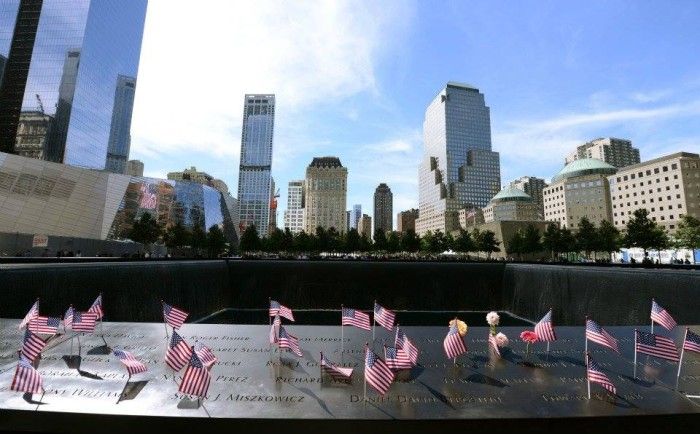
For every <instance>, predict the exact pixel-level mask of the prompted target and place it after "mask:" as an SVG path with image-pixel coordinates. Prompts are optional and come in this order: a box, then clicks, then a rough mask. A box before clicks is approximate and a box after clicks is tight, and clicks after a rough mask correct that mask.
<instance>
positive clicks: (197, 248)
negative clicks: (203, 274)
mask: <svg viewBox="0 0 700 434" xmlns="http://www.w3.org/2000/svg"><path fill="white" fill-rule="evenodd" d="M190 246H191V247H192V251H194V254H195V256H199V255H201V251H202V250H204V249H206V248H207V234H205V233H204V230H202V228H201V227H200V226H199V225H195V226H194V227H193V228H192V235H191V236H190Z"/></svg>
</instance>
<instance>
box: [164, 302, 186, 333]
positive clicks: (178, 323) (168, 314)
mask: <svg viewBox="0 0 700 434" xmlns="http://www.w3.org/2000/svg"><path fill="white" fill-rule="evenodd" d="M161 303H163V318H164V319H165V322H166V323H168V325H169V326H170V327H172V328H174V329H179V328H180V327H182V324H183V323H184V322H185V320H186V319H187V316H188V315H189V314H188V313H187V312H185V311H184V310H180V309H178V308H176V307H175V306H171V305H169V304H168V303H166V302H164V301H162V302H161Z"/></svg>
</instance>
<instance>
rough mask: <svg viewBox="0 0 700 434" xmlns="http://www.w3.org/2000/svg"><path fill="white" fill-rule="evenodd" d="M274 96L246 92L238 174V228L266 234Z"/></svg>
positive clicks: (270, 191)
mask: <svg viewBox="0 0 700 434" xmlns="http://www.w3.org/2000/svg"><path fill="white" fill-rule="evenodd" d="M274 127H275V95H272V94H266V95H252V94H250V95H246V96H245V102H244V104H243V126H242V131H241V162H240V165H239V173H238V201H239V207H240V208H239V209H240V211H239V212H240V223H239V224H240V227H241V229H245V228H246V227H248V226H250V225H255V227H256V228H257V230H258V233H259V234H261V235H264V234H266V233H267V229H268V226H269V224H270V203H271V201H272V199H273V198H272V195H273V193H274V192H272V185H271V180H272V177H271V168H272V138H273V132H274Z"/></svg>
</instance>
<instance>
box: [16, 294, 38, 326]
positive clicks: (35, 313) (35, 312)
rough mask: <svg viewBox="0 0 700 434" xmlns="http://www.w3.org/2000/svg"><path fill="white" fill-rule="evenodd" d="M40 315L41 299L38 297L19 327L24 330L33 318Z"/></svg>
mask: <svg viewBox="0 0 700 434" xmlns="http://www.w3.org/2000/svg"><path fill="white" fill-rule="evenodd" d="M37 316H39V299H38V298H37V299H36V301H35V302H34V304H33V305H32V307H31V308H30V309H29V312H27V314H26V315H25V316H24V319H23V320H22V322H21V323H20V324H19V329H20V330H22V329H23V328H24V327H26V326H27V324H29V321H31V320H32V319H33V318H36V317H37Z"/></svg>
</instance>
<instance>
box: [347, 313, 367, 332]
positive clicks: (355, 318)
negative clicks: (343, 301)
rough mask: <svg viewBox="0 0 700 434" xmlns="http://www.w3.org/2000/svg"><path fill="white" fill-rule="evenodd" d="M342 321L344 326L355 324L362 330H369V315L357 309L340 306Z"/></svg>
mask: <svg viewBox="0 0 700 434" xmlns="http://www.w3.org/2000/svg"><path fill="white" fill-rule="evenodd" d="M342 317H343V318H342V321H341V324H342V325H344V326H355V327H357V328H361V329H363V330H368V331H369V330H370V325H369V315H367V314H366V313H364V312H360V311H359V310H357V309H348V308H346V307H344V308H342Z"/></svg>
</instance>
